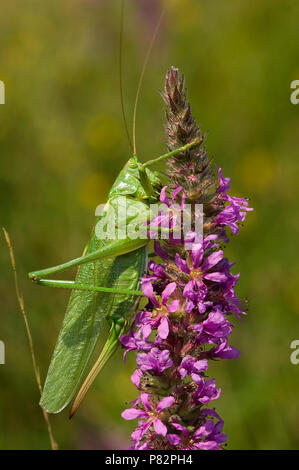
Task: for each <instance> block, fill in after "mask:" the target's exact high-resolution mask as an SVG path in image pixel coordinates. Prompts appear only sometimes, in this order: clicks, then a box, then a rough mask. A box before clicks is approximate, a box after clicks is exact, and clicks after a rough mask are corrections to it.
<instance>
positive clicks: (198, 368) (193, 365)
mask: <svg viewBox="0 0 299 470" xmlns="http://www.w3.org/2000/svg"><path fill="white" fill-rule="evenodd" d="M207 368H208V361H207V360H206V359H202V360H196V359H194V358H193V357H192V356H190V355H188V356H185V357H184V358H183V359H182V362H181V364H180V366H179V368H178V372H179V374H180V376H181V378H182V379H184V378H185V377H186V376H187V375H190V376H191V377H192V379H193V380H194V381H195V382H197V380H199V378H200V377H201V376H200V373H201V372H203V371H205V370H207Z"/></svg>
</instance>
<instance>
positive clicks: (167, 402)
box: [157, 397, 175, 413]
mask: <svg viewBox="0 0 299 470" xmlns="http://www.w3.org/2000/svg"><path fill="white" fill-rule="evenodd" d="M174 402H175V398H174V397H165V398H162V400H161V401H160V402H159V403H158V406H157V411H158V413H160V411H162V410H164V409H165V408H168V407H169V406H172V405H173V404H174Z"/></svg>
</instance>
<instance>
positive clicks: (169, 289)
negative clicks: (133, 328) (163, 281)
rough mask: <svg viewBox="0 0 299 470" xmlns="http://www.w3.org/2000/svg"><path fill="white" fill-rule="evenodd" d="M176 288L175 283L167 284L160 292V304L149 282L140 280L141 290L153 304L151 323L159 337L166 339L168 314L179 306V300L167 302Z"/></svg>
mask: <svg viewBox="0 0 299 470" xmlns="http://www.w3.org/2000/svg"><path fill="white" fill-rule="evenodd" d="M175 289H176V283H175V282H172V283H170V284H168V285H167V286H166V287H165V289H164V290H163V292H162V294H161V305H160V303H159V300H158V299H157V297H156V296H155V295H154V290H153V286H152V284H151V282H149V281H148V280H147V279H145V280H143V282H142V290H143V293H144V295H145V296H146V297H148V298H149V300H150V301H151V302H152V304H153V305H154V306H155V309H154V311H153V314H152V317H153V319H152V321H151V325H152V326H154V327H156V328H157V330H158V334H159V336H160V338H162V339H166V338H167V336H168V334H169V322H168V314H169V313H174V312H176V311H177V310H178V308H179V306H180V301H179V300H172V301H171V302H169V303H168V300H169V298H170V296H171V295H172V294H173V292H174V291H175Z"/></svg>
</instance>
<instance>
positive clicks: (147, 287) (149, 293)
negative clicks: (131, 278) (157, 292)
mask: <svg viewBox="0 0 299 470" xmlns="http://www.w3.org/2000/svg"><path fill="white" fill-rule="evenodd" d="M141 288H142V291H143V293H144V295H145V297H147V298H148V299H150V301H151V302H152V303H153V304H154V305H155V306H156V307H158V305H159V302H158V301H157V299H156V297H155V296H154V289H153V286H152V284H151V283H150V282H148V281H143V282H142V285H141Z"/></svg>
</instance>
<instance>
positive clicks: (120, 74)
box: [119, 0, 134, 153]
mask: <svg viewBox="0 0 299 470" xmlns="http://www.w3.org/2000/svg"><path fill="white" fill-rule="evenodd" d="M124 16H125V2H124V0H122V1H121V13H120V34H119V91H120V103H121V111H122V116H123V121H124V127H125V131H126V134H127V137H128V141H129V145H130V148H131V150H132V152H133V153H134V151H133V144H132V139H131V136H130V133H129V129H128V123H127V119H126V112H125V105H124V94H123V79H122V57H123V31H124Z"/></svg>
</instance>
